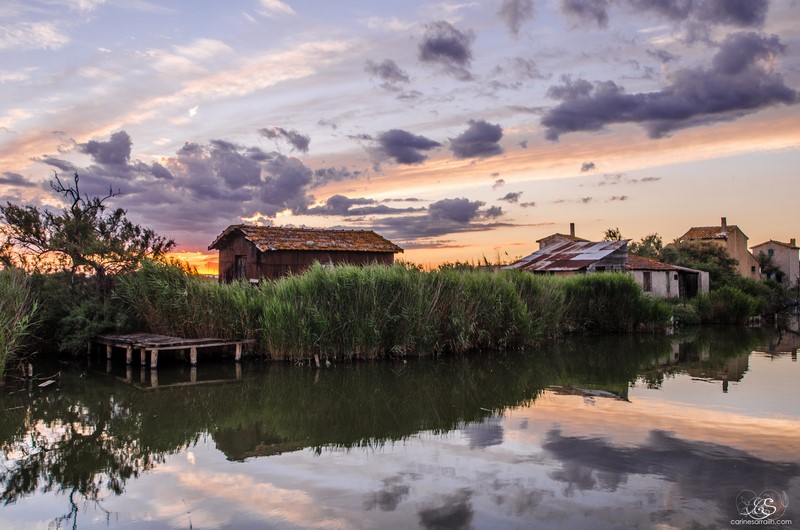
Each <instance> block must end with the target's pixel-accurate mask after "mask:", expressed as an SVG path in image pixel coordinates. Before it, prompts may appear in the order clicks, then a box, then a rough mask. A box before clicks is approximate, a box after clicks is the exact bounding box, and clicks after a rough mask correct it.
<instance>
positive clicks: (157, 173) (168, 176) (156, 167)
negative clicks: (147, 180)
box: [150, 162, 174, 180]
mask: <svg viewBox="0 0 800 530" xmlns="http://www.w3.org/2000/svg"><path fill="white" fill-rule="evenodd" d="M150 173H151V174H152V175H153V176H154V177H155V178H157V179H164V180H172V179H173V178H174V177H173V176H172V173H170V172H169V169H167V168H165V167H164V166H162V165H161V164H159V163H158V162H153V164H152V165H151V166H150Z"/></svg>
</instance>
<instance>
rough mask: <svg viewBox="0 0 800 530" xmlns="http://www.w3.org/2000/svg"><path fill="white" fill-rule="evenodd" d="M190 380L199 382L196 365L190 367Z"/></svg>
mask: <svg viewBox="0 0 800 530" xmlns="http://www.w3.org/2000/svg"><path fill="white" fill-rule="evenodd" d="M189 381H190V382H192V383H196V382H197V367H196V366H192V367H191V368H189Z"/></svg>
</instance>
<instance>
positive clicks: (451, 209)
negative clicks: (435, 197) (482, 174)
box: [428, 198, 484, 223]
mask: <svg viewBox="0 0 800 530" xmlns="http://www.w3.org/2000/svg"><path fill="white" fill-rule="evenodd" d="M483 205H484V203H483V202H482V201H470V200H469V199H465V198H460V199H442V200H440V201H436V202H434V203H431V205H430V206H429V207H428V212H429V214H430V215H431V217H433V218H436V219H446V220H449V221H455V222H457V223H468V222H470V221H471V220H473V219H475V218H476V217H478V210H479V209H480V207H481V206H483Z"/></svg>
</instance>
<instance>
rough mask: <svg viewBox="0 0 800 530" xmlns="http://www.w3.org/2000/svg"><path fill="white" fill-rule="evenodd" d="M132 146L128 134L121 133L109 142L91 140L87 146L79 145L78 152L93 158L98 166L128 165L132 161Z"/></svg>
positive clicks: (115, 134)
mask: <svg viewBox="0 0 800 530" xmlns="http://www.w3.org/2000/svg"><path fill="white" fill-rule="evenodd" d="M132 145H133V142H132V141H131V137H130V136H129V135H128V133H127V132H125V131H119V132H116V133H114V134H112V135H111V138H110V139H109V140H108V141H107V142H101V141H97V140H90V141H88V142H86V143H85V144H78V150H79V151H80V152H81V153H86V154H87V155H89V156H91V157H92V158H93V159H94V161H95V162H97V163H98V164H103V165H109V166H115V165H127V164H128V162H130V159H131V146H132Z"/></svg>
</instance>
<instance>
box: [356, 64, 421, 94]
mask: <svg viewBox="0 0 800 530" xmlns="http://www.w3.org/2000/svg"><path fill="white" fill-rule="evenodd" d="M364 71H365V72H367V73H368V74H370V75H372V76H375V77H377V78H378V79H380V80H381V81H383V83H382V84H381V87H383V88H385V89H387V90H394V91H397V90H400V88H399V87H398V86H397V85H398V84H399V83H409V82H410V81H411V78H409V77H408V74H407V73H406V72H405V71H404V70H403V69H402V68H400V67H399V66H397V63H396V62H394V61H393V60H392V59H384V60H383V61H382V62H380V63H376V62H375V61H372V60H368V61H367V64H366V66H364Z"/></svg>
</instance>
